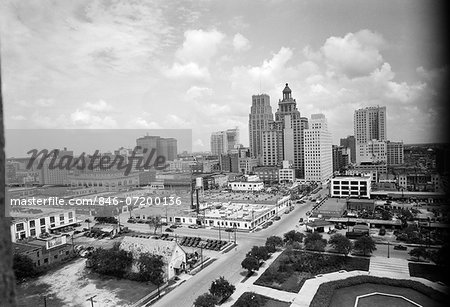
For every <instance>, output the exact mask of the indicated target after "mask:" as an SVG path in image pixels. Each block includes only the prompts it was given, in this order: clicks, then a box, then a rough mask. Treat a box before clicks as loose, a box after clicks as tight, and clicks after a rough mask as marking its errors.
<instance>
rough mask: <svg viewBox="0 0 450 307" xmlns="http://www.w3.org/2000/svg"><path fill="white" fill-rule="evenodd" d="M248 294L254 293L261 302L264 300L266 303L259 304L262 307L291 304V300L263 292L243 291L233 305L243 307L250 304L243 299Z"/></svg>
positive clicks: (281, 306) (287, 305)
mask: <svg viewBox="0 0 450 307" xmlns="http://www.w3.org/2000/svg"><path fill="white" fill-rule="evenodd" d="M248 295H253V296H254V297H255V299H258V300H260V301H261V302H263V304H264V305H259V306H261V307H289V306H290V305H291V303H290V302H282V301H279V300H276V299H273V298H270V297H267V296H264V295H261V294H257V293H254V292H245V293H243V294H242V295H241V296H240V297H239V298H238V300H237V301H236V303H234V304H233V306H231V307H236V306H239V307H243V306H248V305H246V304H245V303H244V302H243V301H244V300H245V299H244V298H245V297H246V296H248Z"/></svg>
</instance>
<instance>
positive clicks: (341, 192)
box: [330, 176, 371, 198]
mask: <svg viewBox="0 0 450 307" xmlns="http://www.w3.org/2000/svg"><path fill="white" fill-rule="evenodd" d="M370 181H371V179H370V177H368V176H367V177H362V176H353V177H350V176H348V177H335V178H333V179H331V184H330V195H331V197H350V198H370V192H371V182H370Z"/></svg>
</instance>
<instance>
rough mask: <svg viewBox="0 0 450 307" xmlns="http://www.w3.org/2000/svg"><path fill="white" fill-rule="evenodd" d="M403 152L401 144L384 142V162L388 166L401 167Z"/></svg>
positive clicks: (403, 161)
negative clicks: (385, 161)
mask: <svg viewBox="0 0 450 307" xmlns="http://www.w3.org/2000/svg"><path fill="white" fill-rule="evenodd" d="M403 150H404V149H403V142H391V141H387V142H386V160H387V164H388V166H391V165H402V164H403V163H405V160H404V154H403Z"/></svg>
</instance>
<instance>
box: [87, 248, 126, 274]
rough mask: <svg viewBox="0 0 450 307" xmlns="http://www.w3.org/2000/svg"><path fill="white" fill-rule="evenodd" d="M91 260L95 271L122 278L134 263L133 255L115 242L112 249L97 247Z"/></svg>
mask: <svg viewBox="0 0 450 307" xmlns="http://www.w3.org/2000/svg"><path fill="white" fill-rule="evenodd" d="M89 260H90V261H91V264H92V269H93V270H94V271H95V272H97V273H100V274H104V275H111V276H116V277H119V278H122V277H123V276H124V274H125V272H126V271H127V270H128V269H129V268H130V267H131V264H132V263H133V255H132V254H131V252H127V251H124V250H121V249H120V248H119V244H115V245H114V247H113V248H111V249H103V248H97V249H95V250H94V251H93V253H92V255H91V256H90V257H89Z"/></svg>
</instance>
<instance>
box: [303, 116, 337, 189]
mask: <svg viewBox="0 0 450 307" xmlns="http://www.w3.org/2000/svg"><path fill="white" fill-rule="evenodd" d="M304 144H305V146H304V156H305V179H306V180H309V181H315V182H322V183H325V182H326V181H328V180H329V179H330V178H331V177H332V175H333V157H332V145H331V133H330V132H329V131H328V124H327V119H326V118H325V115H323V114H312V115H311V121H310V127H309V129H306V130H305V131H304Z"/></svg>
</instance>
